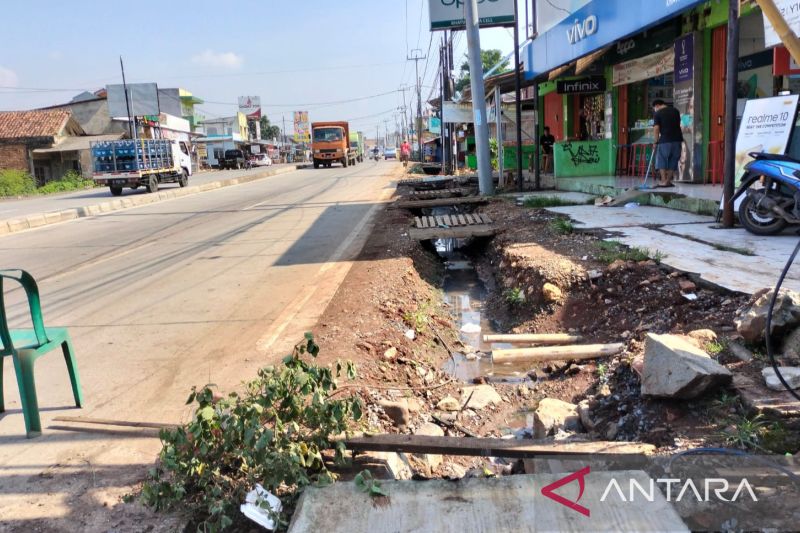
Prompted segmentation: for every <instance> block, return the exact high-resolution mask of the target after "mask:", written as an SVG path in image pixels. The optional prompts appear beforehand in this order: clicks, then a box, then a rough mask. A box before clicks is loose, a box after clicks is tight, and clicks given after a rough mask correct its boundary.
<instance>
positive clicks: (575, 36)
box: [567, 15, 597, 44]
mask: <svg viewBox="0 0 800 533" xmlns="http://www.w3.org/2000/svg"><path fill="white" fill-rule="evenodd" d="M595 33H597V17H596V16H594V15H589V16H588V17H586V18H585V19H583V20H582V21H580V20H577V19H576V20H575V23H574V24H573V25H572V26H571V27H570V28H568V29H567V40H568V41H569V44H575V43H577V42H578V41H581V40H583V39H585V38H586V37H588V36H590V35H594V34H595Z"/></svg>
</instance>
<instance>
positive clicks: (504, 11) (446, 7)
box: [428, 0, 515, 31]
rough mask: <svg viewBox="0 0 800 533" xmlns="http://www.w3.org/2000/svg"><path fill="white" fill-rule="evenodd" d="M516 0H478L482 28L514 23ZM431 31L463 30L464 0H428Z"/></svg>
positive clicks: (464, 20) (464, 24)
mask: <svg viewBox="0 0 800 533" xmlns="http://www.w3.org/2000/svg"><path fill="white" fill-rule="evenodd" d="M514 1H515V0H478V17H479V19H480V20H479V25H480V27H481V28H488V27H491V26H513V25H514ZM428 11H429V14H430V21H431V31H433V30H463V29H464V28H466V25H467V22H466V19H465V16H464V0H428Z"/></svg>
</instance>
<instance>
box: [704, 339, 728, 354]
mask: <svg viewBox="0 0 800 533" xmlns="http://www.w3.org/2000/svg"><path fill="white" fill-rule="evenodd" d="M705 349H706V352H708V354H709V355H719V354H721V353H722V352H723V350H725V344H724V343H722V342H719V341H711V342H707V343H706V345H705Z"/></svg>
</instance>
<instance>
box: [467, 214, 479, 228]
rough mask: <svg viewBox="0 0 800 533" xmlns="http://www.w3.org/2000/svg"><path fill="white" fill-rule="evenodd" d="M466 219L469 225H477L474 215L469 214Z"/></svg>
mask: <svg viewBox="0 0 800 533" xmlns="http://www.w3.org/2000/svg"><path fill="white" fill-rule="evenodd" d="M464 218H465V219H467V225H475V224H476V222H475V219H474V218H472V215H470V214H469V213H467V214H465V215H464ZM478 224H480V222H478Z"/></svg>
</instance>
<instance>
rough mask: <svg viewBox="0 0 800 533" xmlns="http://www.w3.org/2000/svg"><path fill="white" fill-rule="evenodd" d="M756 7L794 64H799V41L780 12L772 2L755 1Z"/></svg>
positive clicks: (768, 0) (764, 0)
mask: <svg viewBox="0 0 800 533" xmlns="http://www.w3.org/2000/svg"><path fill="white" fill-rule="evenodd" d="M756 3H757V4H758V7H760V8H761V11H762V12H763V13H764V16H765V17H767V20H769V23H770V24H772V27H773V28H774V29H775V33H777V34H778V37H779V38H780V40H781V42H782V43H783V45H784V46H785V47H786V49H787V50H789V54H790V55H791V56H792V59H794V60H795V62H796V63H800V40H798V38H797V36H796V35H795V34H794V31H792V29H791V28H790V27H789V25H788V24H787V23H786V19H785V18H783V15H781V12H780V10H779V9H778V8H777V6H776V5H775V2H773V1H772V0H756Z"/></svg>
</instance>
